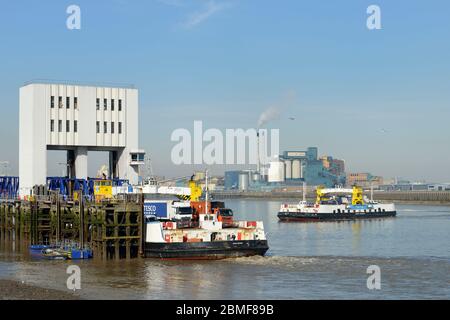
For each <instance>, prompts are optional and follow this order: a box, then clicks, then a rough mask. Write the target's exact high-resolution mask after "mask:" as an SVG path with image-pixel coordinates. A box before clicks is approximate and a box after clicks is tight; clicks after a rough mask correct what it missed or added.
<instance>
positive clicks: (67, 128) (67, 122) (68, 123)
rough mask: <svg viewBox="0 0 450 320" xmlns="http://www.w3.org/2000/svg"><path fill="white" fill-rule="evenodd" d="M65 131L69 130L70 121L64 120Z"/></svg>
mask: <svg viewBox="0 0 450 320" xmlns="http://www.w3.org/2000/svg"><path fill="white" fill-rule="evenodd" d="M66 132H70V121H69V120H66Z"/></svg>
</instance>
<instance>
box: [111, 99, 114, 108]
mask: <svg viewBox="0 0 450 320" xmlns="http://www.w3.org/2000/svg"><path fill="white" fill-rule="evenodd" d="M111 111H114V99H111Z"/></svg>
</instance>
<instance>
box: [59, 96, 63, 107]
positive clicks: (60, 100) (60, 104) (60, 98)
mask: <svg viewBox="0 0 450 320" xmlns="http://www.w3.org/2000/svg"><path fill="white" fill-rule="evenodd" d="M62 107H63V103H62V97H58V108H62Z"/></svg>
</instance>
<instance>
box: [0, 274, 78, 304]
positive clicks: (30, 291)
mask: <svg viewBox="0 0 450 320" xmlns="http://www.w3.org/2000/svg"><path fill="white" fill-rule="evenodd" d="M80 299H81V298H80V297H78V296H77V295H75V294H73V293H70V292H68V291H67V292H66V291H62V290H55V289H47V288H42V287H38V286H35V285H32V284H29V283H22V282H20V281H16V280H7V279H0V300H80Z"/></svg>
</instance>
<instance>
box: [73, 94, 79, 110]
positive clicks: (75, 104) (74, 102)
mask: <svg viewBox="0 0 450 320" xmlns="http://www.w3.org/2000/svg"><path fill="white" fill-rule="evenodd" d="M73 107H74V109H78V98H77V97H75V98H73Z"/></svg>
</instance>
